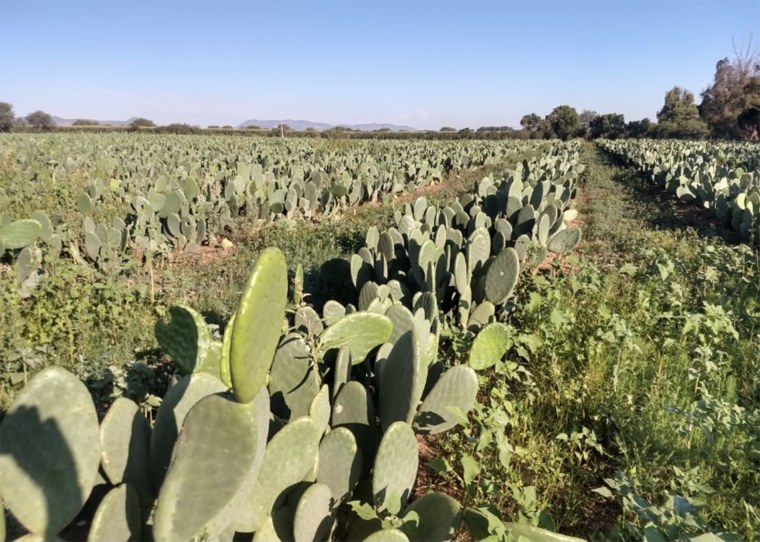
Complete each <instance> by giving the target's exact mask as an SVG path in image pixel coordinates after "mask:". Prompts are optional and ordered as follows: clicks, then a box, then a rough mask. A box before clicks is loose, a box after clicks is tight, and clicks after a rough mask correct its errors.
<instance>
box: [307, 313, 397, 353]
mask: <svg viewBox="0 0 760 542" xmlns="http://www.w3.org/2000/svg"><path fill="white" fill-rule="evenodd" d="M392 332H393V322H391V320H390V319H389V318H387V317H386V316H384V315H381V314H372V313H366V312H356V313H353V314H348V315H346V316H344V317H343V318H341V319H340V320H338V321H337V322H335V323H334V324H333V325H331V326H330V327H328V328H327V329H325V331H324V333H322V335H321V336H320V337H319V351H320V352H322V355H324V353H325V352H327V351H328V350H330V349H332V348H340V347H342V346H347V347H348V348H349V350H351V363H352V364H354V365H358V364H359V363H361V362H362V361H364V359H365V358H366V357H367V354H369V352H370V351H371V350H372V349H373V348H375V347H377V346H379V345H381V344H383V343H384V342H386V341H387V340H388V338H389V337H390V336H391V333H392Z"/></svg>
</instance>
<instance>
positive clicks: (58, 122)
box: [53, 116, 137, 126]
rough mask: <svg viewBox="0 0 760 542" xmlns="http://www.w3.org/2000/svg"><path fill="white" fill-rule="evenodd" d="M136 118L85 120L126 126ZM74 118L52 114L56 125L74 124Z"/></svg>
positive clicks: (103, 124) (106, 124) (105, 124)
mask: <svg viewBox="0 0 760 542" xmlns="http://www.w3.org/2000/svg"><path fill="white" fill-rule="evenodd" d="M80 118H81V117H80ZM136 118H137V117H131V118H129V119H127V120H97V119H87V120H94V121H95V122H97V123H98V124H100V125H101V126H127V125H128V124H129V123H130V122H132V121H133V120H135V119H136ZM76 120H77V119H64V118H61V117H56V116H53V122H55V123H56V125H58V126H71V125H72V124H74V122H75V121H76Z"/></svg>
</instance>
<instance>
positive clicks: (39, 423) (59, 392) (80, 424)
mask: <svg viewBox="0 0 760 542" xmlns="http://www.w3.org/2000/svg"><path fill="white" fill-rule="evenodd" d="M99 465H100V434H99V431H98V418H97V414H96V412H95V405H94V404H93V403H92V399H91V398H90V392H89V391H87V388H86V387H85V385H84V384H82V382H80V381H79V379H78V378H76V377H75V376H74V375H72V374H71V373H69V372H68V371H66V370H64V369H61V368H59V367H49V368H47V369H43V370H42V371H40V372H39V373H37V374H36V375H35V376H34V377H33V378H32V379H31V380H30V381H29V383H28V384H27V385H26V387H24V389H23V390H21V392H20V393H19V394H18V396H17V397H16V400H15V401H14V402H13V404H12V405H11V408H10V409H9V410H8V411H7V413H6V414H5V417H4V419H3V423H2V425H0V487H2V491H3V500H4V501H5V505H6V506H7V507H8V509H9V510H10V511H11V512H12V513H13V515H14V516H15V517H16V519H18V520H19V522H20V523H21V524H22V525H23V526H24V527H26V528H27V529H28V530H29V531H30V532H32V533H34V534H36V535H40V536H42V537H45V538H48V537H50V538H52V537H54V536H55V534H56V533H57V532H58V531H60V530H61V529H63V528H64V527H65V526H66V525H68V524H69V522H70V521H71V520H72V519H74V517H75V516H76V515H77V513H78V512H79V510H80V508H81V507H82V505H83V504H84V502H85V500H86V499H87V496H88V495H89V494H90V491H92V487H93V485H94V484H95V478H96V476H97V474H98V466H99Z"/></svg>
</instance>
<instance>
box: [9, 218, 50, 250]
mask: <svg viewBox="0 0 760 542" xmlns="http://www.w3.org/2000/svg"><path fill="white" fill-rule="evenodd" d="M41 234H42V225H41V224H40V223H39V222H37V221H36V220H33V219H31V218H26V219H24V220H16V221H15V222H11V223H10V224H6V225H5V226H2V227H0V240H2V242H3V246H4V247H5V250H16V249H19V248H24V247H28V246H29V245H31V244H32V243H34V242H35V241H36V240H37V239H39V237H40V235H41Z"/></svg>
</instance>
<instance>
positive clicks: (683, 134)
mask: <svg viewBox="0 0 760 542" xmlns="http://www.w3.org/2000/svg"><path fill="white" fill-rule="evenodd" d="M657 123H658V125H657V133H658V135H659V136H660V137H672V138H683V139H701V138H703V137H705V136H706V135H707V133H708V132H709V129H708V127H707V124H705V122H704V121H703V120H702V119H701V118H699V111H698V110H697V106H696V105H695V104H694V94H692V93H691V92H689V91H688V90H686V89H683V88H681V87H677V86H676V87H673V88H672V89H670V90H669V91H668V92H667V93H666V94H665V105H663V107H662V109H660V111H659V112H658V113H657Z"/></svg>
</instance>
